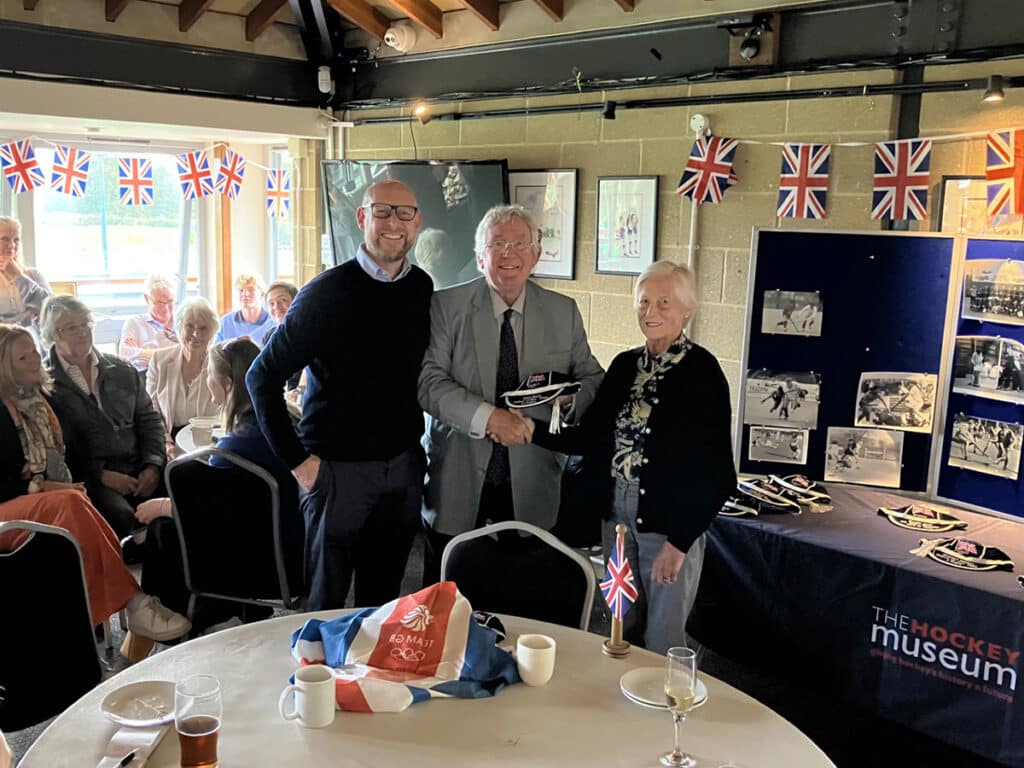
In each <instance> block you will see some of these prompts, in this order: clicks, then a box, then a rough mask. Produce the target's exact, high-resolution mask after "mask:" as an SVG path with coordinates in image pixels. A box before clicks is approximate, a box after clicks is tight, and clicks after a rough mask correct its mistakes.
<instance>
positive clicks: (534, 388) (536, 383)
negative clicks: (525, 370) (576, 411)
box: [501, 371, 583, 409]
mask: <svg viewBox="0 0 1024 768" xmlns="http://www.w3.org/2000/svg"><path fill="white" fill-rule="evenodd" d="M582 386H583V384H582V383H581V382H579V381H573V380H572V379H570V378H569V376H567V375H566V374H564V373H558V372H557V371H548V372H546V373H532V374H530V375H529V376H527V377H526V378H525V379H523V380H522V381H521V382H519V387H518V388H517V389H513V390H509V391H508V392H502V393H501V399H502V400H503V401H504V402H505V405H506V406H508V407H509V408H517V409H518V408H532V407H533V406H535V405H544V404H545V403H549V402H551V401H552V400H554V399H555V398H558V397H562V396H564V395H575V394H576V393H577V392H579V391H580V388H581V387H582Z"/></svg>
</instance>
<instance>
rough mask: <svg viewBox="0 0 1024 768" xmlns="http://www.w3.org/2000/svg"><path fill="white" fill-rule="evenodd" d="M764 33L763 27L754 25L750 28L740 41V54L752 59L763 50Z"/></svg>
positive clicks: (748, 59) (746, 58)
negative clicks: (762, 38)
mask: <svg viewBox="0 0 1024 768" xmlns="http://www.w3.org/2000/svg"><path fill="white" fill-rule="evenodd" d="M762 34H764V28H763V27H754V28H753V29H752V30H750V31H749V32H748V33H747V35H746V37H744V38H743V42H742V43H740V56H742V57H743V58H744V59H745V60H746V61H751V60H753V59H754V57H755V56H757V54H759V53H760V52H761V35H762Z"/></svg>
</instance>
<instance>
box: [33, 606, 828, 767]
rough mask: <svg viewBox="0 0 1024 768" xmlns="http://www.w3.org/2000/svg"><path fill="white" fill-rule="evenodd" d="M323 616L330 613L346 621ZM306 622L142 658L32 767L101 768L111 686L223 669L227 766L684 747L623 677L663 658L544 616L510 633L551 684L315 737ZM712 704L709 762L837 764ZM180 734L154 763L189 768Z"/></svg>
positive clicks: (740, 701) (745, 701)
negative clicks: (548, 647)
mask: <svg viewBox="0 0 1024 768" xmlns="http://www.w3.org/2000/svg"><path fill="white" fill-rule="evenodd" d="M338 613H339V612H337V611H332V612H326V613H322V614H316V615H317V616H319V617H322V618H329V617H332V616H336V615H338ZM304 618H305V616H285V617H282V618H278V619H271V620H269V621H264V622H259V623H255V624H249V625H245V626H241V627H236V628H234V629H229V630H226V631H223V632H218V633H216V634H213V635H208V636H205V637H201V638H198V639H196V640H193V641H191V642H189V643H185V644H183V645H180V646H177V647H175V648H171V649H169V650H166V651H164V652H162V653H159V654H157V655H156V656H152V657H150V658H148V659H146V660H145V661H143V662H141V663H139V664H136V665H135V666H134V667H131V668H130V669H128V670H125V671H124V672H121V673H120V674H118V675H116V676H115V677H113V678H111V679H110V680H108V681H106V682H105V683H103V684H102V685H100V686H99V687H97V688H96V689H94V690H93V691H91V692H90V693H88V694H87V695H85V696H84V697H82V698H81V699H80V700H79V701H78V702H76V703H75V704H74V705H73V706H72V707H70V708H69V709H68V710H67V711H66V712H64V713H63V714H62V715H61V716H60V717H58V718H57V719H56V720H55V721H54V722H53V723H52V724H51V725H50V727H49V728H47V729H46V730H45V731H44V732H43V733H42V734H41V735H40V737H39V739H38V740H37V741H36V743H35V744H34V745H33V746H32V748H31V749H30V750H29V752H28V753H27V754H26V755H25V758H24V760H23V761H22V763H21V768H61V767H62V766H75V768H81V766H94V765H96V763H97V762H98V760H99V759H100V756H101V755H102V754H103V750H104V747H105V746H106V744H107V742H108V741H109V739H110V737H111V736H112V735H113V733H114V731H115V730H116V726H115V725H114V724H113V723H110V722H108V721H107V720H106V719H105V718H104V716H103V715H102V713H101V712H100V702H101V701H102V700H103V698H104V696H106V695H107V694H108V693H110V692H111V691H113V690H115V689H116V688H118V687H120V686H122V685H125V684H127V683H130V682H135V681H138V680H147V679H150V680H151V679H164V680H176V679H180V678H183V677H186V676H188V675H192V674H200V673H206V674H212V675H216V676H217V677H218V678H220V680H221V684H222V688H223V691H224V719H223V726H222V729H221V735H220V745H219V753H220V764H221V766H222V768H236V767H240V766H247V767H248V766H251V767H253V768H261V767H262V766H282V765H293V766H312V765H328V764H329V765H339V766H341V765H344V766H346V767H347V768H355V767H357V766H365V767H366V768H384V767H385V766H399V765H408V766H414V767H415V768H453V767H454V766H459V767H460V768H461V767H462V766H476V765H479V766H488V768H490V767H491V766H519V767H521V768H543V767H544V766H552V767H554V766H557V767H558V768H565V767H566V766H587V768H594V767H595V766H600V767H601V768H613V767H614V768H625V767H627V766H630V767H632V766H635V767H636V768H641V767H642V766H643V767H646V766H655V765H657V764H658V756H659V755H660V754H661V753H662V752H664V751H666V750H668V749H670V748H671V746H672V722H671V716H670V715H669V714H668V713H667V712H666V711H658V710H653V709H646V708H643V707H640V706H638V705H636V704H632V703H630V702H629V701H627V700H626V699H625V698H624V697H623V695H622V693H621V692H620V691H619V678H620V677H621V676H622V674H623V673H624V672H626V671H628V670H630V669H633V668H634V667H640V666H653V667H661V665H662V663H663V660H662V657H660V656H657V655H655V654H652V653H649V652H647V651H643V650H640V649H634V650H633V652H632V653H631V654H630V655H629V656H628V657H627V658H625V659H620V660H616V659H610V658H608V657H606V656H604V655H603V654H602V653H601V641H602V638H601V637H599V636H598V635H593V634H589V633H586V632H581V631H579V630H575V629H568V628H565V627H559V626H555V625H551V624H543V623H541V622H535V621H527V620H524V619H517V618H506V619H505V626H506V627H507V629H508V631H509V639H510V640H511V639H513V638H514V636H515V635H517V634H521V633H525V632H543V633H545V634H549V635H552V636H553V637H555V639H556V641H557V643H558V651H557V661H556V664H555V674H554V677H553V678H552V680H551V682H550V683H549V684H548V685H547V686H545V687H543V688H529V687H527V686H525V685H514V686H510V687H509V688H506V689H505V690H503V691H501V692H500V693H498V695H497V696H495V697H494V698H491V699H476V700H467V699H435V700H433V701H429V702H426V703H423V704H417V705H414V706H412V707H411V708H409V709H408V710H406V711H405V712H402V713H400V714H375V715H368V714H355V713H345V712H339V713H338V716H337V719H336V720H335V722H334V724H333V725H331V726H329V727H327V728H324V729H321V730H307V729H305V728H302V727H300V726H297V725H296V724H294V723H291V722H286V721H285V720H283V719H282V718H281V717H280V715H279V714H278V711H277V699H278V696H279V694H280V692H281V690H282V689H283V688H284V686H285V685H287V682H288V676H289V675H290V674H291V673H292V672H293V671H294V669H295V666H296V665H295V663H294V661H293V660H292V657H291V655H290V654H289V643H288V638H289V636H290V634H291V632H292V631H293V630H294V629H296V628H298V627H299V626H301V624H302V622H303V620H304ZM702 679H703V680H704V682H705V683H706V685H707V688H708V702H707V703H706V704H705V705H704V706H703V707H701V708H699V709H697V710H694V711H693V712H692V713H691V714H690V716H689V717H688V718H687V720H686V722H685V723H684V725H683V730H682V734H683V747H684V749H685V750H687V751H688V752H690V753H691V754H693V755H694V756H695V757H696V758H697V759H698V765H699V766H700V767H701V768H718V767H719V766H723V765H726V764H729V765H732V766H736V768H824V767H827V766H832V768H834V766H833V764H832V763H831V762H830V761H829V759H828V758H827V757H826V756H825V754H824V753H823V752H822V751H821V750H820V749H818V747H816V746H815V745H814V744H813V743H812V742H811V741H810V740H809V739H808V738H807V737H806V736H804V735H803V734H802V733H801V732H800V731H798V730H797V729H796V728H795V727H793V726H792V725H790V724H789V723H788V722H786V721H785V720H784V719H782V718H781V717H779V716H778V715H777V714H775V713H774V712H773V711H771V710H770V709H768V708H767V707H765V706H764V705H762V704H760V703H758V702H757V701H755V700H754V699H752V698H750V697H749V696H747V695H746V694H744V693H741V692H740V691H738V690H736V689H735V688H732V687H731V686H729V685H726V684H725V683H722V682H720V681H718V680H716V679H714V678H712V677H708V676H703V678H702ZM178 760H179V752H178V740H177V738H176V736H175V734H174V733H173V731H172V732H171V733H170V734H168V736H167V738H165V739H164V740H163V742H162V743H161V745H160V746H159V748H158V749H157V751H156V753H155V754H154V755H153V757H152V758H151V759H150V760H149V762H148V763H147V766H149V768H177V766H178Z"/></svg>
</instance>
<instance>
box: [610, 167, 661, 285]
mask: <svg viewBox="0 0 1024 768" xmlns="http://www.w3.org/2000/svg"><path fill="white" fill-rule="evenodd" d="M657 232H658V177H657V176H606V177H603V178H599V179H598V180H597V271H598V272H601V273H604V274H609V275H639V274H640V273H641V272H643V270H644V268H645V267H647V266H648V265H650V264H652V263H653V262H654V246H655V242H656V240H655V239H656V237H657Z"/></svg>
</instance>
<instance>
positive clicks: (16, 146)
mask: <svg viewBox="0 0 1024 768" xmlns="http://www.w3.org/2000/svg"><path fill="white" fill-rule="evenodd" d="M0 168H2V169H3V174H4V178H6V179H7V182H8V183H9V184H10V185H11V189H13V190H14V194H16V195H20V194H21V193H22V192H28V191H29V190H32V189H35V188H36V187H41V186H43V185H44V184H46V177H45V176H44V175H43V169H42V168H40V167H39V161H38V160H36V153H35V151H34V150H33V149H32V145H31V144H29V142H28V139H22V140H21V141H12V142H10V143H9V144H0Z"/></svg>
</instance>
